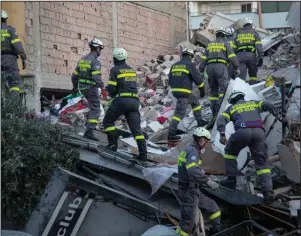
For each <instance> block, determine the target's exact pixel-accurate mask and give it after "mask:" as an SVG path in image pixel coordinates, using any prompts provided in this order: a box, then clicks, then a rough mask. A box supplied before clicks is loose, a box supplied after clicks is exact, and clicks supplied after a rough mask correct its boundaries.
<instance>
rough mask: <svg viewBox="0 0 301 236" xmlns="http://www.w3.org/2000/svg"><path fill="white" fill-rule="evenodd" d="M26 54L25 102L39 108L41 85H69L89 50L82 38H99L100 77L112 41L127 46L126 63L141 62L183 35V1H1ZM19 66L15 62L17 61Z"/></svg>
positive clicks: (168, 48) (105, 70)
mask: <svg viewBox="0 0 301 236" xmlns="http://www.w3.org/2000/svg"><path fill="white" fill-rule="evenodd" d="M1 4H2V9H3V10H6V11H7V13H8V23H9V24H10V25H12V26H13V27H15V28H16V30H17V32H18V34H19V36H20V38H21V40H22V42H23V44H24V47H25V50H26V53H27V55H28V67H27V69H26V70H25V71H21V74H22V75H23V76H22V77H23V80H24V83H25V84H27V85H28V86H27V87H28V91H27V94H28V95H27V105H28V106H29V107H30V108H34V109H35V110H37V111H39V110H40V96H41V91H42V93H43V91H56V92H58V91H63V93H64V94H66V93H67V92H68V91H69V90H71V88H72V86H71V74H72V72H73V70H74V68H75V66H76V64H77V62H78V60H79V59H80V58H81V57H82V56H83V55H85V54H87V53H88V52H89V47H88V42H89V41H90V40H91V39H93V37H97V38H99V39H100V40H102V41H103V43H104V46H105V48H104V50H103V52H102V54H101V56H100V61H101V64H102V76H103V80H104V81H105V83H106V81H107V80H108V76H109V70H110V68H111V67H112V66H113V63H112V61H113V60H112V59H113V58H112V51H113V48H114V47H123V48H125V49H126V50H127V51H128V55H129V58H128V63H129V64H130V65H131V66H133V67H137V66H141V65H143V63H144V61H147V60H150V59H152V58H154V57H156V56H157V55H158V54H160V53H168V52H173V50H174V47H175V46H176V45H177V44H178V43H180V42H182V41H184V40H187V17H188V14H187V10H186V2H139V3H138V2H137V3H136V2H56V1H55V2H2V3H1ZM20 68H21V67H20Z"/></svg>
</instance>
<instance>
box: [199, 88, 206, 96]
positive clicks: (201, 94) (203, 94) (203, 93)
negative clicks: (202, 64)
mask: <svg viewBox="0 0 301 236" xmlns="http://www.w3.org/2000/svg"><path fill="white" fill-rule="evenodd" d="M199 90H200V97H201V98H203V97H204V96H205V88H204V87H202V88H199Z"/></svg>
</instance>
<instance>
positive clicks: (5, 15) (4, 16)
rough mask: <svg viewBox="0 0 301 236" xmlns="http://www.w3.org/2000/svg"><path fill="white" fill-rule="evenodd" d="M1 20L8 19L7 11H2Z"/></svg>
mask: <svg viewBox="0 0 301 236" xmlns="http://www.w3.org/2000/svg"><path fill="white" fill-rule="evenodd" d="M1 18H3V19H7V13H6V11H3V10H1Z"/></svg>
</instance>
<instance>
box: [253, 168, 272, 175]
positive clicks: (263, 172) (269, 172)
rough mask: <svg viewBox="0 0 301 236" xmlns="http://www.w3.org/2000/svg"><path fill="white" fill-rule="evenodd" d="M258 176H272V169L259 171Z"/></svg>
mask: <svg viewBox="0 0 301 236" xmlns="http://www.w3.org/2000/svg"><path fill="white" fill-rule="evenodd" d="M256 174H257V175H263V174H271V170H270V169H262V170H258V171H256Z"/></svg>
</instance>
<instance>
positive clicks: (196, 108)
mask: <svg viewBox="0 0 301 236" xmlns="http://www.w3.org/2000/svg"><path fill="white" fill-rule="evenodd" d="M201 108H202V107H201V106H197V107H195V108H193V109H192V111H198V110H201Z"/></svg>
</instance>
